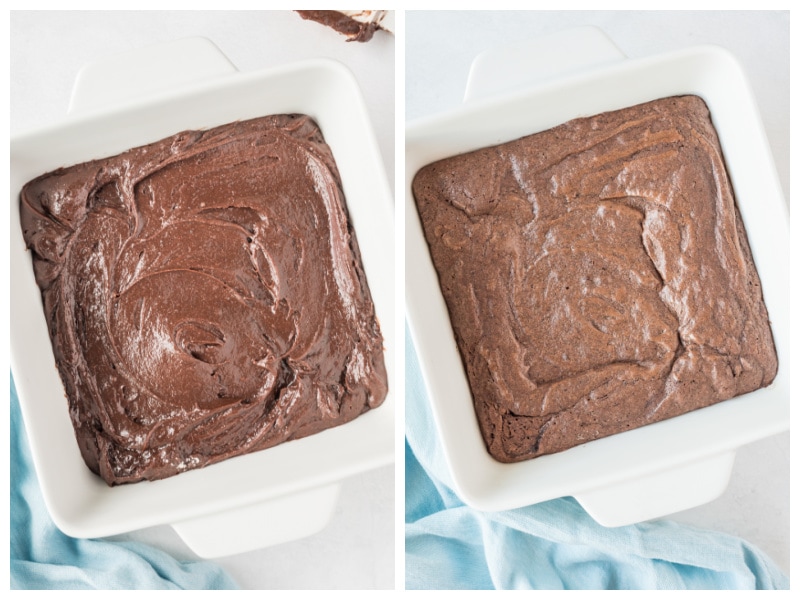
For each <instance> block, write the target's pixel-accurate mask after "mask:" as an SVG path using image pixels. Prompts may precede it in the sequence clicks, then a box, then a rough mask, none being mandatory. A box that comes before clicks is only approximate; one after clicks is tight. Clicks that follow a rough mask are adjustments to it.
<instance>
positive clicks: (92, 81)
mask: <svg viewBox="0 0 800 600" xmlns="http://www.w3.org/2000/svg"><path fill="white" fill-rule="evenodd" d="M116 72H123V73H126V74H128V75H129V77H128V78H127V79H125V80H123V81H111V80H110V79H109V78H112V79H113V74H114V73H116ZM130 81H133V82H137V85H136V86H133V85H132V84H131V83H127V82H130ZM139 82H144V83H143V84H144V85H145V87H144V88H142V87H141V86H140V85H138V84H139ZM277 113H305V114H308V115H310V116H312V117H313V118H314V119H316V121H317V122H318V123H319V125H320V127H321V129H322V132H323V135H324V136H325V139H326V141H327V143H328V144H329V145H330V147H331V149H332V151H333V154H334V157H335V159H336V162H337V165H338V167H339V171H340V173H341V177H342V182H343V187H344V192H345V196H346V199H347V205H348V210H349V212H350V216H351V220H352V223H353V226H354V228H355V230H356V235H357V238H358V242H359V246H360V248H361V254H362V259H363V264H364V269H365V271H366V274H367V279H368V282H369V286H370V290H371V293H372V296H373V300H374V303H375V307H376V311H377V315H378V319H379V321H380V322H381V323H382V324H383V328H382V329H383V334H384V338H385V347H386V353H385V359H386V366H387V369H388V372H389V390H390V391H389V395H388V397H387V399H386V401H385V402H384V404H383V405H381V406H380V407H379V408H377V409H375V410H373V411H369V412H367V413H365V414H364V415H362V416H361V417H359V418H357V419H355V420H354V421H352V422H350V423H348V424H346V425H343V426H340V427H335V428H333V429H329V430H327V431H324V432H322V433H319V434H317V435H313V436H310V437H307V438H304V439H301V440H297V441H292V442H288V443H284V444H281V445H279V446H277V447H275V448H271V449H268V450H264V451H261V452H256V453H253V454H248V455H246V456H241V457H237V458H233V459H230V460H226V461H224V462H221V463H218V464H215V465H212V466H209V467H206V468H203V469H199V470H196V471H189V472H186V473H182V474H180V475H177V476H174V477H170V478H167V479H164V480H161V481H156V482H141V483H136V484H132V485H123V486H118V487H114V488H111V487H108V486H107V485H106V484H105V482H103V481H102V480H101V479H100V478H99V477H97V476H95V475H94V474H93V473H91V472H90V471H89V469H88V468H87V467H86V466H85V464H84V463H83V460H82V458H81V456H80V453H79V451H78V446H77V444H76V442H75V436H74V432H73V430H72V425H71V422H70V419H69V414H68V411H67V401H66V399H65V395H64V390H63V387H62V384H61V380H60V378H59V375H58V372H57V370H56V368H55V362H54V359H53V353H52V350H51V346H50V339H49V337H48V334H47V327H46V324H45V320H44V316H43V312H42V305H41V296H40V293H39V290H38V288H37V286H36V283H35V281H34V277H33V270H32V268H31V259H30V256H29V254H28V253H27V252H26V250H25V246H24V243H23V240H22V234H21V229H20V227H19V208H18V204H19V192H20V189H21V187H22V186H23V185H24V184H25V183H26V182H27V181H28V180H30V179H32V178H34V177H36V176H37V175H40V174H42V173H44V172H47V171H49V170H52V169H55V168H57V167H59V166H66V165H72V164H75V163H79V162H82V161H86V160H89V159H93V158H102V157H105V156H111V155H114V154H117V153H119V152H122V151H124V150H127V149H129V148H132V147H135V146H139V145H143V144H147V143H150V142H154V141H156V140H159V139H162V138H164V137H167V136H169V135H172V134H174V133H177V132H179V131H182V130H186V129H204V128H210V127H213V126H216V125H221V124H224V123H229V122H232V121H236V120H244V119H250V118H254V117H259V116H264V115H269V114H277ZM10 205H11V227H10V230H11V290H12V295H11V356H12V370H13V375H14V379H15V383H16V386H17V389H18V392H19V397H20V404H21V408H22V413H23V418H24V421H25V426H26V430H27V432H28V437H29V440H30V445H31V449H32V452H33V459H34V463H35V467H36V471H37V474H38V476H39V480H40V482H41V487H42V491H43V493H44V497H45V501H46V503H47V506H48V508H49V510H50V512H51V514H52V516H53V519H54V521H55V522H56V524H57V525H58V527H59V528H60V529H62V530H63V531H64V532H65V533H67V534H69V535H71V536H75V537H97V536H107V535H112V534H118V533H123V532H127V531H132V530H135V529H139V528H143V527H148V526H153V525H160V524H167V523H169V524H173V526H174V527H175V528H176V530H177V531H178V533H179V534H180V535H181V536H182V537H183V538H184V541H186V542H187V544H188V545H189V546H190V547H191V548H192V549H193V550H194V551H195V552H197V553H198V554H200V555H201V556H221V555H225V554H232V553H236V552H242V551H246V550H250V549H253V548H256V547H261V546H264V545H268V544H274V543H278V542H281V541H285V540H289V539H293V538H297V537H301V536H304V535H308V534H311V533H313V532H315V531H317V530H319V529H320V528H322V526H324V525H325V523H326V522H327V521H328V518H329V516H330V515H331V514H332V511H333V508H334V506H335V501H336V497H337V492H338V489H339V482H340V481H341V480H342V479H343V478H345V477H348V476H350V475H353V474H356V473H359V472H362V471H365V470H368V469H371V468H374V467H378V466H381V465H386V464H389V463H391V462H392V460H393V455H394V444H393V435H394V405H395V402H394V396H393V393H392V389H393V387H394V376H393V370H392V367H393V360H394V359H393V351H392V349H393V347H394V340H393V328H392V323H393V316H392V315H393V310H394V307H393V303H394V292H393V286H394V277H393V264H394V263H393V260H394V259H393V241H392V240H393V227H392V224H391V214H392V210H393V209H392V200H391V193H390V190H389V187H388V184H387V181H386V176H385V173H384V169H383V164H382V162H381V158H380V154H379V151H378V147H377V144H376V141H375V138H374V135H373V132H372V128H371V125H370V123H369V120H368V117H367V114H366V109H365V105H364V102H363V100H362V98H361V93H360V90H359V89H358V86H357V84H356V82H355V79H354V77H353V76H352V74H351V73H350V72H349V71H348V70H347V69H346V68H345V67H344V66H342V65H341V64H340V63H337V62H333V61H328V60H316V61H311V62H304V63H298V64H293V65H287V66H285V67H281V68H275V69H271V70H268V71H261V72H253V73H240V72H238V71H237V70H236V69H235V68H234V67H233V66H232V65H231V64H230V62H228V60H227V59H226V58H225V57H224V55H222V54H221V53H220V51H219V50H218V49H217V48H216V47H215V46H213V44H211V43H210V42H208V41H207V40H204V39H200V38H196V39H189V40H182V41H179V42H175V43H172V44H166V45H162V46H159V47H157V48H149V49H144V50H141V51H138V52H134V53H132V54H129V55H122V56H116V57H111V58H109V59H106V60H104V61H102V62H99V63H96V64H93V65H90V66H89V67H87V68H86V69H85V70H84V71H82V72H81V74H80V75H79V77H78V81H77V84H76V87H75V91H74V94H73V98H72V104H71V107H70V113H69V117H68V118H67V119H66V120H65V121H64V122H63V123H61V124H59V125H56V126H53V127H48V128H46V129H42V130H40V131H36V132H33V133H30V134H28V135H23V136H19V137H17V138H15V139H13V140H12V142H11V194H10ZM12 484H13V482H12Z"/></svg>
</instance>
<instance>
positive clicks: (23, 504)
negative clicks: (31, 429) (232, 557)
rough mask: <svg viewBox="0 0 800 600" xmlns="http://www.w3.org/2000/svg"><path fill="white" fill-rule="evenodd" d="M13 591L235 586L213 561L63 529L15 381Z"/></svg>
mask: <svg viewBox="0 0 800 600" xmlns="http://www.w3.org/2000/svg"><path fill="white" fill-rule="evenodd" d="M10 428H11V482H10V483H11V485H10V488H11V506H10V512H11V589H62V590H73V589H103V590H112V589H114V590H117V589H137V590H144V589H148V590H151V589H213V590H216V589H235V588H236V587H237V586H236V584H235V583H234V581H233V580H232V579H231V578H230V577H229V576H228V575H227V574H226V573H225V571H223V570H222V568H221V567H219V566H218V565H216V564H214V563H211V562H204V561H197V562H188V561H187V562H181V561H178V560H175V559H174V558H172V557H171V556H169V555H168V554H166V553H164V552H162V551H160V550H157V549H155V548H151V547H149V546H147V545H145V544H140V543H136V542H111V541H107V540H102V539H88V540H81V539H75V538H71V537H68V536H66V535H64V534H63V533H61V531H59V529H58V528H57V527H56V526H55V524H54V523H53V521H52V519H51V518H50V515H49V513H48V512H47V508H46V507H45V504H44V499H43V498H42V494H41V491H40V489H39V483H38V481H37V479H36V473H35V471H34V469H33V464H32V462H31V455H30V449H29V448H28V439H27V436H26V434H25V427H24V425H23V422H22V414H21V413H20V409H19V400H18V398H17V390H16V388H15V387H14V381H13V379H12V381H11V427H10Z"/></svg>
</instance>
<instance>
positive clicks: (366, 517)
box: [10, 11, 396, 589]
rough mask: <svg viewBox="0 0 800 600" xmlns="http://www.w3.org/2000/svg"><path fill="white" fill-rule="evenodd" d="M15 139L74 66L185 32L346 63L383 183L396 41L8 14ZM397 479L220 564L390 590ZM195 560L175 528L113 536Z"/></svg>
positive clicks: (229, 20) (184, 17) (260, 579)
mask: <svg viewBox="0 0 800 600" xmlns="http://www.w3.org/2000/svg"><path fill="white" fill-rule="evenodd" d="M10 24H11V40H10V41H11V55H10V58H11V63H10V74H11V77H10V85H11V96H10V100H11V106H10V108H11V120H10V129H11V134H12V135H14V134H19V133H23V132H26V131H29V130H31V129H39V128H42V127H45V126H47V125H51V124H54V123H56V122H59V121H61V120H62V119H63V118H64V116H65V114H66V110H67V106H68V104H69V99H70V95H71V91H72V85H73V82H74V80H75V75H76V74H77V72H78V70H79V69H80V68H81V67H82V66H83V65H84V64H86V63H89V62H93V61H95V60H97V59H98V58H102V57H105V56H108V55H110V54H113V53H120V52H127V51H129V50H134V49H137V48H141V47H143V46H146V45H150V44H157V43H161V42H167V41H171V40H175V39H180V38H184V37H191V36H204V37H207V38H209V39H211V40H212V41H213V42H214V43H215V44H216V45H217V46H218V47H219V48H220V49H221V50H222V51H223V52H224V53H225V54H226V55H227V57H228V58H229V59H230V60H231V62H232V63H233V64H234V65H235V66H236V67H237V68H238V69H239V70H240V71H255V70H260V69H264V68H269V67H272V66H277V65H283V64H288V63H290V62H294V61H297V60H302V59H307V58H317V57H323V56H324V57H329V58H334V59H337V60H339V61H341V62H343V63H344V64H346V65H347V66H348V67H349V68H350V69H351V70H352V71H353V72H354V74H355V76H356V78H357V80H358V82H359V85H360V87H361V89H362V92H363V94H364V97H365V100H366V104H367V108H368V111H369V115H370V118H371V120H372V123H373V127H374V129H375V132H376V136H377V138H378V143H379V146H380V149H381V152H382V155H383V158H384V163H385V166H386V171H387V175H388V177H389V181H390V183H391V184H392V185H393V182H394V156H395V122H394V102H395V87H394V82H395V77H394V74H395V71H394V63H395V60H394V59H395V38H394V36H392V35H389V34H386V33H378V34H376V36H375V37H374V38H373V39H372V40H371V41H370V42H369V43H366V44H359V43H348V42H345V39H344V37H342V36H340V35H339V34H337V33H336V32H334V31H333V30H330V29H327V28H325V27H322V26H320V25H318V24H316V23H313V22H310V21H304V20H302V19H300V17H298V16H297V15H296V14H294V13H292V12H291V11H275V12H273V11H257V12H241V11H237V12H193V11H176V12H145V11H141V12H138V11H137V12H117V11H110V12H16V11H15V12H12V13H11V17H10ZM394 480H395V472H394V467H384V468H381V469H376V470H373V471H370V472H367V473H364V474H362V475H360V476H356V477H352V478H350V479H347V480H345V481H344V482H343V486H342V491H341V495H340V499H339V503H338V505H337V508H336V511H335V514H334V517H333V519H332V521H331V523H330V524H329V525H328V526H327V527H326V529H324V530H323V531H322V532H320V533H318V534H316V535H314V536H312V537H309V538H306V539H303V540H298V541H295V542H290V543H287V544H282V545H279V546H275V547H272V548H266V549H262V550H257V551H253V552H248V553H244V554H239V555H236V556H232V557H226V558H223V559H218V560H216V562H217V563H219V564H221V565H222V566H223V567H225V568H226V569H227V571H228V572H229V573H230V574H231V575H232V576H233V578H234V579H235V580H236V581H237V582H238V584H239V585H240V586H241V587H243V588H249V589H293V588H305V589H339V588H344V589H359V588H378V589H387V588H389V589H393V588H394V581H395V555H396V551H395V525H394V523H395V481H394ZM117 537H122V538H127V539H138V540H143V541H146V542H149V543H151V544H153V545H155V546H157V547H160V548H162V549H164V550H166V551H167V552H169V553H171V554H172V555H173V556H175V557H177V558H179V559H196V556H195V555H194V554H193V553H192V552H191V551H190V550H189V549H188V548H187V547H186V545H185V544H184V543H183V542H182V541H181V540H180V538H179V537H178V536H177V534H176V533H175V532H174V531H173V530H172V528H171V527H168V526H162V527H153V528H150V529H147V530H143V531H138V532H134V533H131V534H126V535H125V536H117Z"/></svg>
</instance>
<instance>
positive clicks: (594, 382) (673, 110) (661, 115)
mask: <svg viewBox="0 0 800 600" xmlns="http://www.w3.org/2000/svg"><path fill="white" fill-rule="evenodd" d="M413 193H414V197H415V199H416V203H417V207H418V210H419V214H420V218H421V221H422V224H423V228H424V232H425V236H426V239H427V241H428V244H429V246H430V250H431V256H432V259H433V263H434V266H435V268H436V270H437V272H438V275H439V281H440V285H441V290H442V293H443V295H444V298H445V301H446V303H447V306H448V310H449V313H450V319H451V323H452V326H453V330H454V333H455V337H456V341H457V343H458V347H459V350H460V352H461V356H462V360H463V363H464V366H465V368H466V373H467V377H468V380H469V384H470V387H471V390H472V394H473V401H474V405H475V410H476V413H477V416H478V420H479V424H480V428H481V432H482V434H483V437H484V440H485V442H486V445H487V447H488V449H489V452H490V453H491V454H492V456H494V457H495V458H496V459H497V460H500V461H502V462H514V461H519V460H524V459H528V458H533V457H536V456H539V455H543V454H549V453H553V452H558V451H561V450H565V449H567V448H570V447H572V446H575V445H578V444H581V443H583V442H587V441H590V440H595V439H598V438H601V437H604V436H608V435H611V434H614V433H618V432H622V431H626V430H629V429H632V428H634V427H640V426H642V425H646V424H648V423H652V422H655V421H659V420H662V419H666V418H669V417H673V416H676V415H679V414H682V413H685V412H688V411H691V410H695V409H697V408H701V407H704V406H708V405H710V404H714V403H716V402H719V401H722V400H726V399H729V398H732V397H734V396H738V395H740V394H744V393H747V392H750V391H753V390H756V389H758V388H761V387H764V386H766V385H768V384H769V383H770V382H771V381H772V380H773V378H774V377H775V374H776V371H777V356H776V353H775V349H774V345H773V341H772V333H771V331H770V326H769V320H768V316H767V311H766V307H765V305H764V302H763V299H762V294H761V287H760V282H759V278H758V274H757V273H756V269H755V266H754V263H753V260H752V257H751V254H750V249H749V245H748V241H747V237H746V233H745V230H744V227H743V224H742V221H741V218H740V215H739V212H738V209H737V208H736V204H735V201H734V197H733V192H732V188H731V185H730V182H729V179H728V175H727V171H726V168H725V164H724V160H723V156H722V152H721V149H720V145H719V142H718V139H717V135H716V131H715V130H714V127H713V125H712V123H711V120H710V116H709V112H708V109H707V107H706V105H705V103H704V102H703V101H702V100H701V99H700V98H698V97H696V96H683V97H673V98H665V99H661V100H656V101H654V102H649V103H646V104H642V105H638V106H634V107H630V108H626V109H623V110H618V111H613V112H608V113H603V114H600V115H597V116H594V117H590V118H581V119H576V120H573V121H570V122H568V123H565V124H563V125H560V126H558V127H555V128H553V129H550V130H548V131H544V132H541V133H537V134H534V135H531V136H528V137H525V138H521V139H519V140H516V141H513V142H508V143H505V144H502V145H499V146H495V147H491V148H483V149H480V150H478V151H475V152H471V153H469V154H464V155H460V156H456V157H453V158H449V159H445V160H442V161H439V162H436V163H433V164H431V165H428V166H426V167H424V168H423V169H421V170H420V171H419V173H417V175H416V177H415V179H414V182H413Z"/></svg>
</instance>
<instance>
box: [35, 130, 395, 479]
mask: <svg viewBox="0 0 800 600" xmlns="http://www.w3.org/2000/svg"><path fill="white" fill-rule="evenodd" d="M21 219H22V226H23V230H24V237H25V240H26V243H27V245H28V247H29V248H30V249H31V251H32V255H33V266H34V270H35V274H36V280H37V283H38V284H39V286H40V288H41V290H42V297H43V301H44V309H45V314H46V317H47V323H48V327H49V331H50V335H51V338H52V342H53V351H54V353H55V357H56V362H57V365H58V369H59V371H60V373H61V377H62V379H63V381H64V385H65V389H66V391H67V396H68V400H69V409H70V415H71V417H72V421H73V424H74V426H75V431H76V435H77V438H78V443H79V445H80V448H81V452H82V454H83V457H84V459H85V460H86V463H87V465H88V466H89V467H90V468H91V469H92V470H93V471H95V472H96V473H98V474H99V475H100V476H101V477H103V479H105V480H106V481H107V482H108V483H109V484H119V483H125V482H133V481H138V480H141V479H160V478H164V477H168V476H170V475H174V474H176V473H180V472H182V471H186V470H188V469H195V468H199V467H203V466H205V465H208V464H211V463H215V462H218V461H220V460H223V459H225V458H228V457H231V456H236V455H240V454H244V453H248V452H251V451H254V450H260V449H263V448H267V447H270V446H274V445H276V444H279V443H281V442H284V441H287V440H292V439H297V438H301V437H304V436H307V435H310V434H313V433H316V432H318V431H321V430H323V429H327V428H329V427H333V426H336V425H339V424H342V423H345V422H347V421H349V420H351V419H354V418H355V417H357V416H358V415H360V414H361V413H363V412H365V411H366V410H368V409H370V408H374V407H376V406H378V405H379V404H380V403H381V402H382V401H383V400H384V398H385V396H386V391H387V379H386V372H385V367H384V362H383V341H382V337H381V334H380V330H379V327H378V324H377V321H376V318H375V312H374V307H373V304H372V300H371V298H370V294H369V289H368V287H367V282H366V279H365V276H364V272H363V270H362V266H361V259H360V254H359V251H358V246H357V243H356V239H355V236H354V233H353V231H352V228H351V226H350V224H349V221H348V217H347V211H346V206H345V201H344V197H343V194H342V189H341V184H340V180H339V175H338V171H337V168H336V165H335V163H334V160H333V156H332V154H331V152H330V149H329V148H328V146H327V145H326V144H325V142H324V140H323V138H322V135H321V133H320V131H319V129H318V127H317V126H316V124H315V123H314V122H313V121H312V120H311V119H309V118H308V117H305V116H300V115H277V116H270V117H265V118H261V119H255V120H252V121H245V122H241V123H233V124H229V125H225V126H222V127H217V128H215V129H211V130H208V131H187V132H183V133H180V134H178V135H175V136H173V137H171V138H167V139H165V140H162V141H160V142H157V143H155V144H151V145H149V146H144V147H141V148H135V149H132V150H129V151H127V152H125V153H123V154H120V155H118V156H115V157H113V158H108V159H105V160H97V161H92V162H88V163H84V164H80V165H76V166H74V167H70V168H67V169H60V170H58V171H55V172H53V173H49V174H46V175H43V176H41V177H39V178H37V179H35V180H34V181H31V182H30V183H29V184H27V185H26V186H25V188H24V189H23V191H22V196H21Z"/></svg>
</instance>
